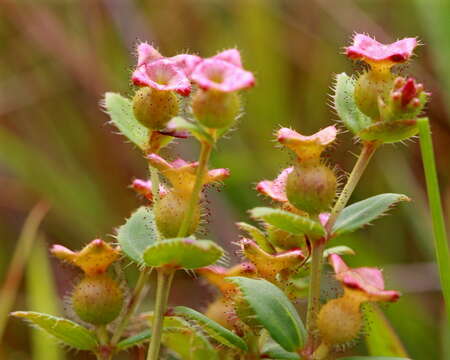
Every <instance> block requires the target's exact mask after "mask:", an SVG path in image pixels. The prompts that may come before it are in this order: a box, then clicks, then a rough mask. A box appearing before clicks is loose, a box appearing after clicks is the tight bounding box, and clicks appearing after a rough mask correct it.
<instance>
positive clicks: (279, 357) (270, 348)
mask: <svg viewBox="0 0 450 360" xmlns="http://www.w3.org/2000/svg"><path fill="white" fill-rule="evenodd" d="M262 355H263V356H264V358H265V359H266V358H268V359H272V360H300V356H299V355H298V354H297V353H295V352H288V351H286V350H284V349H283V348H282V347H280V345H278V344H276V343H268V344H267V345H265V346H264V348H263V350H262Z"/></svg>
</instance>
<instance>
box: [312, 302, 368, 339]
mask: <svg viewBox="0 0 450 360" xmlns="http://www.w3.org/2000/svg"><path fill="white" fill-rule="evenodd" d="M359 307H360V302H359V301H353V300H352V298H351V297H347V296H343V297H340V298H338V299H333V300H330V301H328V302H327V303H326V304H325V305H324V306H323V307H322V308H321V309H320V312H319V315H318V317H317V328H318V329H319V331H320V335H321V337H322V340H323V341H324V342H325V343H327V344H330V345H341V344H345V343H348V342H350V341H352V340H353V339H355V338H357V337H358V336H359V334H360V330H361V326H362V317H361V311H360V309H359Z"/></svg>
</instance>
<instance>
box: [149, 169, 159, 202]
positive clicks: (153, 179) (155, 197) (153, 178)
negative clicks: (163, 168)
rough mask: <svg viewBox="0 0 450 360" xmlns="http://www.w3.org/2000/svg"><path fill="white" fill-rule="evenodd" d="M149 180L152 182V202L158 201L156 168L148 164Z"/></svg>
mask: <svg viewBox="0 0 450 360" xmlns="http://www.w3.org/2000/svg"><path fill="white" fill-rule="evenodd" d="M150 181H151V183H152V194H153V203H157V202H158V201H159V198H160V196H159V175H158V169H156V168H154V167H153V166H150Z"/></svg>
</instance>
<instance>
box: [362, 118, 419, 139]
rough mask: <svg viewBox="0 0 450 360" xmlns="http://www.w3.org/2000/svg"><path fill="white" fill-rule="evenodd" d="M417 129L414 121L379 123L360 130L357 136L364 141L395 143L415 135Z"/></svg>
mask: <svg viewBox="0 0 450 360" xmlns="http://www.w3.org/2000/svg"><path fill="white" fill-rule="evenodd" d="M418 131H419V129H418V127H417V120H416V119H407V120H395V121H380V122H377V123H374V124H372V125H370V126H368V127H366V128H365V129H363V130H361V131H360V132H359V133H358V134H357V135H358V136H359V137H360V138H361V139H363V140H366V141H382V142H383V143H386V144H389V143H395V142H399V141H403V140H406V139H409V138H410V137H412V136H414V135H417V133H418Z"/></svg>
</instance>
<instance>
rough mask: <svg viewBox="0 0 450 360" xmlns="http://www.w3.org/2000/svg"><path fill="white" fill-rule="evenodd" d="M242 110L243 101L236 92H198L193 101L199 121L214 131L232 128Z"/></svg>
mask: <svg viewBox="0 0 450 360" xmlns="http://www.w3.org/2000/svg"><path fill="white" fill-rule="evenodd" d="M240 109H241V101H240V98H239V95H238V94H237V93H236V92H220V91H214V90H209V91H204V90H198V91H197V93H196V94H195V95H194V98H193V100H192V110H193V112H194V115H195V117H196V118H197V120H198V121H199V122H200V123H201V124H202V125H204V126H206V127H208V128H212V129H221V128H227V127H229V126H231V125H232V124H233V123H234V121H235V120H236V119H237V116H238V115H239V112H240Z"/></svg>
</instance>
